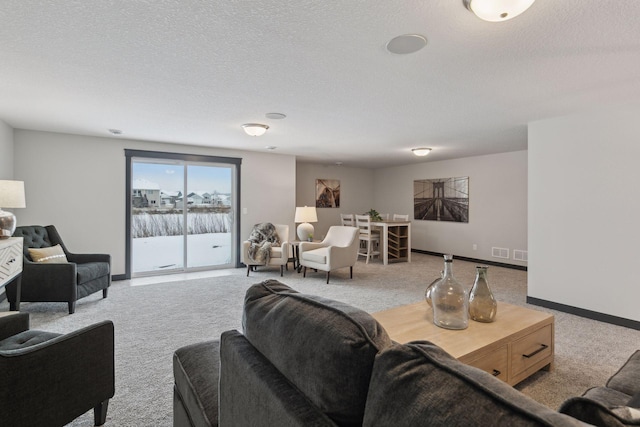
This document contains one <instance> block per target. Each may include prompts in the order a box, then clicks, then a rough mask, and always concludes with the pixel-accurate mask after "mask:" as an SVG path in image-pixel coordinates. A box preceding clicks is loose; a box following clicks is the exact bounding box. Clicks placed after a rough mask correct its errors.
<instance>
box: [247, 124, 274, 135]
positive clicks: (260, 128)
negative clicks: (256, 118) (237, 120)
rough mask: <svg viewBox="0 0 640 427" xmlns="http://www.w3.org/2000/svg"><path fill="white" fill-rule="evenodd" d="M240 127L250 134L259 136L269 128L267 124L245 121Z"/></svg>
mask: <svg viewBox="0 0 640 427" xmlns="http://www.w3.org/2000/svg"><path fill="white" fill-rule="evenodd" d="M242 128H243V129H244V131H245V132H246V133H247V135H250V136H261V135H264V133H265V132H266V131H267V129H269V126H267V125H262V124H260V123H245V124H243V125H242Z"/></svg>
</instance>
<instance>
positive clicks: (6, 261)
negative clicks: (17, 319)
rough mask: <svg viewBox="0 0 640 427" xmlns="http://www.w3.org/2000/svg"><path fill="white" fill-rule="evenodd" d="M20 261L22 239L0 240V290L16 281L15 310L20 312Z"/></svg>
mask: <svg viewBox="0 0 640 427" xmlns="http://www.w3.org/2000/svg"><path fill="white" fill-rule="evenodd" d="M22 259H23V258H22V237H10V238H8V239H3V240H0V289H1V288H2V287H4V286H6V285H8V284H9V283H11V282H12V281H14V280H16V310H20V291H21V288H22V280H21V276H22Z"/></svg>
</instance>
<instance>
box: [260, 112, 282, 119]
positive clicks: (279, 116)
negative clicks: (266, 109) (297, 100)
mask: <svg viewBox="0 0 640 427" xmlns="http://www.w3.org/2000/svg"><path fill="white" fill-rule="evenodd" d="M264 116H265V117H266V118H267V119H271V120H282V119H284V118H285V117H287V116H285V115H284V114H282V113H267V114H265V115H264Z"/></svg>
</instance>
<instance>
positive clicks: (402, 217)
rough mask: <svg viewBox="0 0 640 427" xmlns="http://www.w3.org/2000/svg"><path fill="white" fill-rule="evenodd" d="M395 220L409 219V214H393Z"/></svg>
mask: <svg viewBox="0 0 640 427" xmlns="http://www.w3.org/2000/svg"><path fill="white" fill-rule="evenodd" d="M393 220H394V221H409V214H407V215H400V214H393Z"/></svg>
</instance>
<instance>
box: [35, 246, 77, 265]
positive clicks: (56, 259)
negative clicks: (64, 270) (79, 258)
mask: <svg viewBox="0 0 640 427" xmlns="http://www.w3.org/2000/svg"><path fill="white" fill-rule="evenodd" d="M27 250H28V251H29V256H30V257H31V259H32V260H33V261H34V262H39V263H42V264H61V263H66V262H68V261H67V256H66V255H65V253H64V250H62V246H60V245H55V246H51V247H49V248H27Z"/></svg>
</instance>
